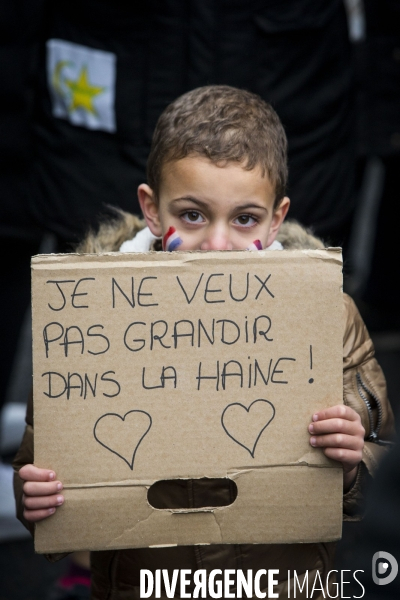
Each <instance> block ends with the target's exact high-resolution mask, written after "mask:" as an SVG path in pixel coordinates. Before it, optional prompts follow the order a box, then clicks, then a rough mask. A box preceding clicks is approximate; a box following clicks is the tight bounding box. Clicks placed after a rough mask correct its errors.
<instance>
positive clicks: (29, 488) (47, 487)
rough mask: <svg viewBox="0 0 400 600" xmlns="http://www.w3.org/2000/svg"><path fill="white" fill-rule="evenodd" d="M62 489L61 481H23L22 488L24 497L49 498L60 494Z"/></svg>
mask: <svg viewBox="0 0 400 600" xmlns="http://www.w3.org/2000/svg"><path fill="white" fill-rule="evenodd" d="M62 488H63V485H62V483H61V481H52V482H50V483H46V482H37V481H25V483H24V485H23V487H22V489H23V490H24V494H25V496H51V495H52V494H57V492H60V491H61V490H62Z"/></svg>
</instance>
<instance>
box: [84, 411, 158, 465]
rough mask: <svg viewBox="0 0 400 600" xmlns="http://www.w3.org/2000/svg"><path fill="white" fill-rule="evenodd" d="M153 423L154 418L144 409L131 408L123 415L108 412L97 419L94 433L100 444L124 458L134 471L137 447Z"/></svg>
mask: <svg viewBox="0 0 400 600" xmlns="http://www.w3.org/2000/svg"><path fill="white" fill-rule="evenodd" d="M151 425H152V418H151V416H150V415H149V413H147V412H145V411H144V410H130V411H129V412H127V413H126V414H125V415H124V416H123V417H121V415H118V414H116V413H106V414H105V415H102V416H101V417H100V418H99V419H97V421H96V423H95V425H94V428H93V435H94V437H95V440H96V441H97V442H99V444H101V445H102V446H103V447H104V448H107V450H109V451H110V452H112V453H113V454H116V455H117V456H119V457H120V458H122V460H124V461H125V462H126V464H127V465H128V466H129V468H130V469H131V471H133V463H134V462H135V456H136V452H137V449H138V448H139V446H140V444H141V442H142V441H143V438H144V437H145V436H146V435H147V434H148V432H149V430H150V427H151Z"/></svg>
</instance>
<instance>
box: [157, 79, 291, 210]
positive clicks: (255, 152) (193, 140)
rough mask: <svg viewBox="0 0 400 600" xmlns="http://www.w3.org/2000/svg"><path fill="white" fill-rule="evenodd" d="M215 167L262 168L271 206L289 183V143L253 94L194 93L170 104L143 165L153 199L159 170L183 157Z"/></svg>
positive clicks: (219, 88)
mask: <svg viewBox="0 0 400 600" xmlns="http://www.w3.org/2000/svg"><path fill="white" fill-rule="evenodd" d="M196 155H198V156H204V157H206V158H208V159H209V160H211V161H212V162H213V163H214V164H218V165H221V166H223V165H224V163H227V162H238V163H241V164H242V165H243V168H245V169H246V170H249V171H250V170H252V169H254V168H255V167H257V166H258V167H260V168H261V172H262V176H263V177H265V176H266V175H267V176H268V177H269V179H270V181H271V183H272V184H273V185H274V187H275V207H277V206H278V205H279V203H280V201H281V200H282V198H283V197H284V195H285V190H286V184H287V176H288V169H287V140H286V135H285V131H284V129H283V126H282V123H281V122H280V120H279V117H278V115H277V114H276V112H275V111H274V109H273V108H272V107H271V106H270V105H269V104H267V103H266V102H265V101H264V100H262V99H261V98H260V97H259V96H257V95H256V94H253V93H251V92H248V91H246V90H241V89H237V88H234V87H230V86H227V85H209V86H205V87H200V88H196V89H194V90H191V91H190V92H187V93H186V94H183V95H182V96H180V97H179V98H177V99H176V100H175V101H174V102H172V103H171V104H170V105H169V106H167V108H166V109H165V110H164V112H163V113H162V114H161V116H160V118H159V119H158V122H157V125H156V128H155V131H154V135H153V140H152V145H151V150H150V154H149V158H148V162H147V180H148V183H149V186H150V187H151V188H152V189H153V191H154V193H155V196H156V199H157V198H158V195H159V190H160V182H161V176H162V169H163V166H164V165H165V164H166V163H168V162H171V161H175V160H179V159H182V158H185V157H186V156H196Z"/></svg>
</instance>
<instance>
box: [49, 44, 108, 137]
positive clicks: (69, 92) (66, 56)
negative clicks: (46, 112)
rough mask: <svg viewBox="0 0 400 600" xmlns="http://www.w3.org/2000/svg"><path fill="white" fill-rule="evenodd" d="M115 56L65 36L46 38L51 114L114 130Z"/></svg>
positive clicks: (84, 125) (74, 121)
mask: <svg viewBox="0 0 400 600" xmlns="http://www.w3.org/2000/svg"><path fill="white" fill-rule="evenodd" d="M115 71H116V56H115V54H113V53H112V52H105V51H104V50H95V49H93V48H88V47H87V46H81V45H80V44H74V43H72V42H66V41H65V40H55V39H53V40H48V42H47V80H48V86H49V90H50V95H51V101H52V107H53V115H54V116H55V117H59V118H61V119H67V120H68V121H69V122H70V123H72V124H73V125H78V126H81V127H87V128H88V129H101V130H103V131H109V132H110V133H113V132H115V130H116V124H115V106H114V105H115V77H116V73H115Z"/></svg>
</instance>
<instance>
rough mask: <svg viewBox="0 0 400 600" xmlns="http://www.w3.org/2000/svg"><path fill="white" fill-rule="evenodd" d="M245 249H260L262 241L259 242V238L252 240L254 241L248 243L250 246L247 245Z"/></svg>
mask: <svg viewBox="0 0 400 600" xmlns="http://www.w3.org/2000/svg"><path fill="white" fill-rule="evenodd" d="M246 250H262V243H261V242H260V240H254V242H253V243H252V244H250V246H248V247H247V248H246Z"/></svg>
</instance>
